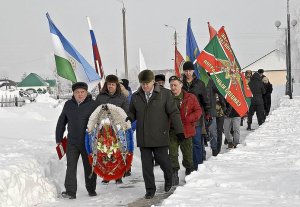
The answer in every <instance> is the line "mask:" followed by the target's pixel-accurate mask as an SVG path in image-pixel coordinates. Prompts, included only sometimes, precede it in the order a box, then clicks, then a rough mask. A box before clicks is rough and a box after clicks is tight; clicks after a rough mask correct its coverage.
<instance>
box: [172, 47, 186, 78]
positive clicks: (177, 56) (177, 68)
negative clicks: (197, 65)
mask: <svg viewBox="0 0 300 207" xmlns="http://www.w3.org/2000/svg"><path fill="white" fill-rule="evenodd" d="M174 62H175V75H176V76H177V77H180V76H181V73H182V66H183V64H184V59H183V57H182V55H181V54H180V52H179V51H178V49H177V46H175V61H174Z"/></svg>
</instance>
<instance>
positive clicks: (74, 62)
mask: <svg viewBox="0 0 300 207" xmlns="http://www.w3.org/2000/svg"><path fill="white" fill-rule="evenodd" d="M69 61H70V63H71V66H72V68H73V70H76V60H75V59H74V58H73V57H70V56H69Z"/></svg>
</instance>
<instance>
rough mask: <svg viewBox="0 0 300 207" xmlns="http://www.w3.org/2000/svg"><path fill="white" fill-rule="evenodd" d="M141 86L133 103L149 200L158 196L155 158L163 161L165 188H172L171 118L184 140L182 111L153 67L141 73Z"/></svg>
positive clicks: (133, 118) (133, 97)
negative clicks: (156, 193)
mask: <svg viewBox="0 0 300 207" xmlns="http://www.w3.org/2000/svg"><path fill="white" fill-rule="evenodd" d="M138 78H139V82H140V84H141V86H140V88H139V89H138V90H137V91H136V92H135V93H134V94H133V95H132V98H131V102H130V106H129V111H130V112H129V117H128V119H129V120H131V121H134V120H136V121H137V126H136V137H137V146H138V147H139V148H140V152H141V161H142V171H143V178H144V182H145V187H146V195H145V198H146V199H151V198H153V197H154V195H155V191H156V186H155V178H154V173H153V165H154V164H153V159H155V160H157V161H158V163H159V164H160V167H161V169H162V171H163V172H164V178H165V191H166V192H168V191H169V190H170V189H171V187H172V166H171V162H170V158H169V155H168V148H169V144H170V138H169V128H170V120H171V121H172V123H173V125H174V130H175V134H176V136H177V137H178V138H179V139H184V134H183V126H182V123H181V119H180V113H179V110H178V108H177V107H176V104H175V101H174V98H173V96H172V94H171V91H170V90H168V89H165V88H162V87H161V86H159V85H158V84H156V83H155V82H154V74H153V72H152V71H151V70H143V71H142V72H140V74H139V76H138Z"/></svg>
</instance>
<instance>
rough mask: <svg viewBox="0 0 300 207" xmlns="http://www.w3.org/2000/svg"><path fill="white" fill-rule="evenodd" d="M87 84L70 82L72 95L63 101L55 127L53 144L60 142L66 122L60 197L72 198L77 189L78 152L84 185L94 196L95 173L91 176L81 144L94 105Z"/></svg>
mask: <svg viewBox="0 0 300 207" xmlns="http://www.w3.org/2000/svg"><path fill="white" fill-rule="evenodd" d="M87 89H88V86H87V84H86V83H84V82H77V83H74V84H73V85H72V90H73V97H72V99H71V100H69V101H67V102H66V103H65V105H64V108H63V110H62V112H61V114H60V116H59V119H58V122H57V126H56V143H57V144H60V143H61V141H62V138H63V135H64V132H65V129H66V125H67V124H68V145H67V153H66V154H67V171H66V178H65V188H66V191H65V192H62V197H64V198H69V199H75V198H76V191H77V178H76V174H77V163H78V158H79V155H81V158H82V162H83V167H84V175H85V187H86V189H87V191H88V194H89V195H90V196H96V195H97V194H96V191H95V189H96V178H97V177H96V174H95V173H93V174H92V177H91V178H89V175H90V174H91V172H92V167H91V165H90V163H89V161H88V154H87V152H86V149H85V145H84V136H85V131H86V126H87V123H88V120H89V117H90V115H91V114H92V112H93V111H94V110H95V108H96V106H97V105H96V104H95V102H94V101H93V100H92V96H91V95H88V92H87Z"/></svg>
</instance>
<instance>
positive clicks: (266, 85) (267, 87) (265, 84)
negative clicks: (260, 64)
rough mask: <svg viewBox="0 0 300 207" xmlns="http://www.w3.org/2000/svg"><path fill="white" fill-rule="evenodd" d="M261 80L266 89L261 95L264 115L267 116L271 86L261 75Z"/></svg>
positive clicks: (269, 107)
mask: <svg viewBox="0 0 300 207" xmlns="http://www.w3.org/2000/svg"><path fill="white" fill-rule="evenodd" d="M262 81H263V84H264V86H265V89H266V93H265V94H264V95H263V99H264V107H265V115H266V116H268V115H269V113H270V109H271V94H272V92H273V86H272V84H271V83H270V81H269V79H268V78H267V77H263V79H262Z"/></svg>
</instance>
